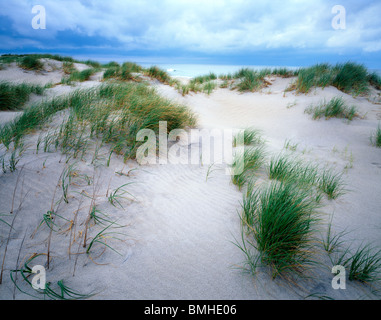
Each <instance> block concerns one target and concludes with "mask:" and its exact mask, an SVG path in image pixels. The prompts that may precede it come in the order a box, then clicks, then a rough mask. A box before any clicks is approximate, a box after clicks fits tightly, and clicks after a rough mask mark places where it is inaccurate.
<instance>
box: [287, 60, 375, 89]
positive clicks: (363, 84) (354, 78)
mask: <svg viewBox="0 0 381 320" xmlns="http://www.w3.org/2000/svg"><path fill="white" fill-rule="evenodd" d="M377 80H379V79H378V78H377V77H376V76H375V75H373V76H372V74H369V73H368V70H367V69H366V67H365V66H364V65H362V64H357V63H354V62H346V63H338V64H336V65H334V66H332V65H330V64H328V63H320V64H316V65H313V66H311V67H308V68H301V69H300V70H299V72H298V78H297V81H296V83H295V84H294V86H295V89H296V90H297V92H299V93H308V92H309V91H310V90H311V89H312V88H314V87H321V88H325V87H327V86H334V87H336V88H337V89H339V90H340V91H343V92H345V93H349V94H351V95H362V94H366V93H367V92H368V91H369V84H370V83H372V81H373V83H374V82H376V83H377Z"/></svg>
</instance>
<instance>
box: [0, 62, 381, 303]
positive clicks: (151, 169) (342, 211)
mask: <svg viewBox="0 0 381 320" xmlns="http://www.w3.org/2000/svg"><path fill="white" fill-rule="evenodd" d="M57 68H59V66H58V67H57ZM61 77H62V75H61V73H60V71H59V70H55V71H51V72H49V73H46V74H45V73H44V74H40V75H36V74H34V73H30V72H24V71H21V70H20V69H18V68H17V67H16V66H13V65H11V66H10V67H8V69H6V70H4V71H0V79H4V80H5V79H6V80H9V81H30V82H32V81H33V82H36V83H37V82H38V83H48V82H51V81H52V82H59V81H60V79H61ZM97 80H99V78H96V79H94V80H93V81H89V82H86V83H84V84H82V86H93V85H97V84H99V81H97ZM292 81H293V78H288V79H283V78H275V77H274V78H273V81H272V82H273V84H272V85H271V86H269V87H267V88H265V89H263V90H262V91H260V92H255V93H239V92H237V91H232V90H229V89H217V90H215V91H214V92H213V93H212V94H210V95H206V94H204V93H198V94H192V93H191V94H189V95H186V96H185V97H183V96H181V94H179V93H178V92H177V91H176V90H175V89H174V88H172V87H170V86H167V85H163V84H157V83H156V84H153V86H154V87H156V89H157V91H158V92H159V93H160V94H161V95H163V96H165V97H168V98H170V99H172V100H174V101H177V102H179V103H182V104H185V105H187V106H189V107H190V108H191V109H192V110H193V111H194V112H195V113H196V114H197V115H198V117H199V122H198V128H200V129H202V128H208V129H212V128H219V129H229V128H237V129H238V128H244V127H247V126H252V127H255V128H257V129H259V130H261V132H262V136H263V138H264V139H265V140H266V147H267V150H268V152H269V154H270V155H271V154H277V153H278V152H280V151H281V150H282V149H283V148H284V145H285V141H291V142H292V143H294V144H295V145H296V150H295V151H294V154H296V155H299V156H301V157H303V158H305V159H307V160H312V161H316V162H317V163H319V164H327V165H332V166H335V167H336V168H338V169H339V170H345V172H346V173H345V181H346V182H347V184H348V188H349V189H350V192H348V193H347V194H345V195H344V196H343V197H341V198H340V199H339V200H337V201H336V200H331V201H329V200H325V202H324V204H325V206H324V212H325V213H326V215H325V219H327V221H328V219H329V215H331V214H333V213H334V219H333V223H334V224H333V226H334V229H335V230H338V231H341V230H344V229H347V230H350V233H349V234H347V235H346V240H347V241H350V242H351V243H352V244H354V245H359V244H361V243H362V242H363V241H366V242H374V243H378V244H380V243H381V236H380V235H381V233H380V228H381V219H380V210H379V208H380V207H381V198H380V196H379V195H380V194H381V184H380V181H381V180H380V178H381V150H380V149H378V148H375V147H373V146H371V145H370V142H369V135H370V133H371V131H372V130H374V129H375V128H376V126H377V123H378V120H379V119H380V118H379V116H380V114H381V106H380V105H376V104H372V103H371V102H369V101H368V100H367V99H366V98H365V97H357V98H354V97H352V96H350V95H347V94H344V93H343V92H341V91H338V90H337V89H336V88H333V87H327V88H325V89H316V90H313V91H312V92H311V93H310V94H307V95H297V94H296V93H295V92H286V93H285V92H284V91H285V89H286V88H287V87H288V85H289V84H290V82H292ZM73 89H74V88H73V87H69V86H63V85H59V86H56V87H54V88H52V89H48V90H47V92H46V96H45V98H49V97H52V96H55V95H59V94H64V93H67V92H70V91H71V90H73ZM335 96H343V97H344V99H345V100H346V101H347V102H348V103H349V104H355V105H356V106H358V108H359V112H360V114H361V115H362V116H363V118H356V119H354V120H353V121H352V122H350V123H347V122H346V121H343V120H339V119H330V120H318V121H314V120H312V119H311V117H310V116H309V115H308V114H305V113H304V110H305V108H306V107H307V106H308V105H310V104H311V103H318V102H320V101H321V100H322V99H324V98H325V99H330V98H332V97H335ZM13 116H14V114H13V113H11V112H5V113H0V124H1V123H4V122H6V121H9V120H10V119H11V118H12V117H13ZM57 117H60V115H57ZM55 121H59V118H58V119H57V118H56V119H55ZM38 136H39V132H35V133H32V134H31V135H29V137H28V138H27V141H26V145H27V148H26V151H25V152H24V154H23V157H22V158H21V159H20V161H19V163H18V168H19V169H18V170H17V171H16V172H14V173H5V174H4V173H2V172H0V213H8V212H9V211H10V210H11V207H12V202H13V204H14V210H15V212H16V211H17V216H16V218H15V219H16V221H15V224H14V226H15V230H14V232H13V233H12V237H11V239H10V243H9V246H8V252H7V257H6V261H5V273H4V276H3V284H1V285H0V298H1V299H12V297H13V292H14V286H13V283H12V282H11V281H10V279H9V271H10V270H12V269H14V268H16V263H17V261H18V260H20V261H21V260H23V259H25V258H26V257H28V256H30V255H31V254H32V253H34V252H46V245H47V244H46V243H47V242H46V240H47V235H48V232H47V228H46V226H42V227H41V228H40V229H39V230H37V232H36V234H35V236H34V237H33V239H32V238H31V237H30V235H31V234H32V233H33V231H35V229H36V228H37V226H38V225H39V223H40V221H41V216H42V214H44V213H46V212H47V211H48V210H49V209H50V207H51V203H52V201H53V202H54V201H56V200H55V199H58V198H59V197H58V196H56V197H55V198H54V193H55V188H56V185H57V182H58V181H59V177H60V174H61V172H62V170H64V168H65V166H66V164H65V161H64V159H65V158H64V157H63V156H62V155H60V154H59V153H55V152H52V153H43V152H42V151H40V152H39V153H38V154H36V148H35V145H36V141H37V138H38ZM188 147H189V146H188V145H185V146H183V148H188ZM198 147H199V145H198V143H197V142H196V143H195V142H194V143H193V144H192V145H191V146H190V147H189V148H198ZM0 152H4V151H3V150H1V149H0ZM104 156H106V154H104ZM76 168H77V169H76V172H78V173H80V174H86V175H87V176H88V177H91V178H93V179H94V180H95V181H93V185H91V186H89V185H87V184H86V181H85V180H83V179H82V180H81V178H80V177H78V176H77V177H76V178H75V179H74V182H75V183H74V184H73V185H72V187H71V189H70V192H69V194H70V198H69V203H68V204H66V203H62V204H60V206H59V208H60V211H59V213H60V214H61V215H63V216H64V217H66V218H67V219H68V220H69V221H70V220H73V219H77V221H78V225H77V227H76V228H77V229H76V230H73V229H71V230H69V226H70V223H69V222H68V221H66V222H65V221H64V220H62V221H59V222H58V221H57V223H60V224H61V225H62V226H63V229H65V228H66V229H67V230H68V231H66V232H62V233H57V234H54V235H53V240H52V248H51V250H52V257H53V260H52V263H51V267H50V269H49V270H47V278H48V280H51V281H52V282H54V281H57V280H60V279H65V283H67V284H68V285H69V286H70V287H71V288H75V289H76V290H78V291H79V292H81V293H88V292H98V294H97V295H96V296H94V297H93V299H301V298H304V297H306V296H307V295H308V294H312V293H319V294H324V295H328V296H332V297H334V298H337V299H356V298H358V297H364V295H365V294H367V295H366V298H374V296H372V295H370V294H369V295H368V291H366V289H365V288H364V287H362V286H357V285H355V284H348V287H347V289H346V290H339V291H337V290H333V289H332V288H331V279H332V274H331V273H330V269H329V267H327V268H320V269H317V270H316V274H315V280H313V281H310V282H307V283H303V284H300V288H293V287H287V286H286V285H284V284H283V283H279V282H278V281H273V280H271V278H270V277H269V276H268V274H267V273H259V274H258V275H256V276H255V277H254V276H252V275H251V274H248V273H247V272H244V270H242V268H241V267H242V266H243V262H244V255H243V254H242V252H241V251H240V250H239V249H238V248H237V246H235V245H234V243H235V242H236V241H238V242H239V239H240V238H241V228H240V220H239V212H240V210H241V205H240V202H241V200H242V192H241V191H239V190H238V189H237V187H236V186H234V185H233V184H232V183H231V180H230V176H228V175H226V174H225V168H226V164H221V165H217V166H216V167H214V169H216V170H214V171H212V172H211V173H210V174H209V175H208V169H209V166H208V165H207V164H204V165H202V164H201V163H200V164H197V165H194V164H193V165H175V164H167V165H146V166H139V165H138V164H137V163H136V162H134V161H129V162H128V163H127V164H124V163H123V159H122V158H120V157H117V156H115V155H113V156H112V158H111V162H110V167H106V166H101V167H100V168H98V169H94V168H93V166H91V165H90V160H89V159H86V161H78V162H77V164H76ZM134 168H135V169H136V170H133V171H130V170H131V169H134ZM116 172H123V173H125V174H124V175H123V174H122V175H121V174H116ZM128 172H130V174H128V175H127V173H128ZM207 176H208V177H207ZM17 181H18V182H17ZM125 183H131V184H129V185H128V186H126V188H125V189H126V190H128V192H129V194H130V195H129V196H128V199H123V200H122V205H123V208H120V207H118V206H117V207H113V206H110V205H109V203H108V199H107V196H108V195H109V193H110V190H115V189H116V188H118V187H119V186H121V185H123V184H125ZM15 186H17V189H16V192H14V190H15V189H14V188H15ZM94 186H96V188H97V189H96V190H95V191H94V190H93V188H94ZM83 190H85V191H86V193H87V194H91V193H92V192H93V193H94V194H96V195H97V205H98V206H99V208H101V209H102V208H103V209H104V210H105V211H106V212H107V214H108V215H109V216H110V217H112V218H113V219H117V222H118V223H119V224H121V225H128V227H126V228H124V229H123V232H124V233H125V236H124V237H123V241H116V240H113V239H109V241H110V242H108V243H110V244H112V247H113V248H115V250H116V251H118V252H120V255H118V254H116V253H115V252H113V251H111V250H106V251H105V252H104V253H103V254H102V250H101V249H100V248H99V247H96V248H95V249H94V255H93V261H91V260H90V259H89V258H88V257H87V256H86V255H76V254H75V253H76V252H78V251H79V252H81V251H83V250H84V249H83V248H82V247H81V246H80V243H77V242H74V244H73V246H72V247H71V250H72V251H71V252H72V254H71V255H70V259H68V249H69V247H70V243H71V240H72V238H71V237H72V236H73V235H75V234H76V233H78V232H79V231H81V230H83V226H84V223H85V220H86V217H87V214H88V211H89V207H90V200H89V199H88V198H87V197H85V196H83V194H84V193H82V195H81V192H82V191H83ZM57 192H58V191H57ZM13 194H15V197H14V198H13ZM52 199H53V200H52ZM20 203H21V204H22V206H21V208H19V207H18V206H19V204H20ZM76 214H77V216H76ZM64 227H65V228H64ZM0 234H1V238H0V239H1V248H2V250H1V252H3V248H4V247H5V242H6V238H7V235H8V227H7V226H6V225H0ZM24 235H25V239H24V245H23V247H22V249H21V251H20V246H21V242H22V240H23V237H24ZM98 255H99V257H98ZM1 257H2V255H1ZM18 258H19V259H18ZM103 264H106V265H103ZM73 273H74V274H75V276H73ZM15 292H16V293H15V297H16V299H28V298H30V297H28V296H26V295H24V294H22V293H21V292H19V291H18V290H16V291H15Z"/></svg>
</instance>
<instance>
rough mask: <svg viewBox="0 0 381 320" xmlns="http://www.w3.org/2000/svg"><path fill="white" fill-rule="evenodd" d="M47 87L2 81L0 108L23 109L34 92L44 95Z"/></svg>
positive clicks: (4, 109) (5, 109) (3, 109)
mask: <svg viewBox="0 0 381 320" xmlns="http://www.w3.org/2000/svg"><path fill="white" fill-rule="evenodd" d="M45 89H46V86H41V85H38V84H30V83H21V84H15V83H11V82H5V81H4V82H0V110H1V111H9V110H21V109H22V108H23V105H24V104H25V102H27V101H28V99H29V97H30V95H31V94H32V93H34V94H37V95H42V94H43V93H44V90H45Z"/></svg>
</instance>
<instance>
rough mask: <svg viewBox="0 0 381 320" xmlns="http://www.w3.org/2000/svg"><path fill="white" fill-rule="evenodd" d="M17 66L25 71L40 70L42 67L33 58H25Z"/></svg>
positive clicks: (37, 60)
mask: <svg viewBox="0 0 381 320" xmlns="http://www.w3.org/2000/svg"><path fill="white" fill-rule="evenodd" d="M19 66H20V67H21V68H23V69H26V70H41V69H42V67H43V65H42V63H41V61H40V60H39V59H38V58H37V57H35V56H26V57H24V58H23V59H21V61H20V62H19Z"/></svg>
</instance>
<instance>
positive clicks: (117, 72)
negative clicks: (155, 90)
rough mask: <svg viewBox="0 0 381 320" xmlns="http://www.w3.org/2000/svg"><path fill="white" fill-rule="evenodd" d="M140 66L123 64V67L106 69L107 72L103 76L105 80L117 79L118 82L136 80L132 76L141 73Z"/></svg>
mask: <svg viewBox="0 0 381 320" xmlns="http://www.w3.org/2000/svg"><path fill="white" fill-rule="evenodd" d="M137 70H139V66H138V65H136V64H134V63H131V62H129V63H127V62H126V63H123V65H122V66H121V67H120V66H111V67H109V68H107V69H106V71H105V72H104V74H103V79H110V78H113V79H117V80H124V81H127V80H134V77H133V75H132V73H133V72H139V71H137Z"/></svg>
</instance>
